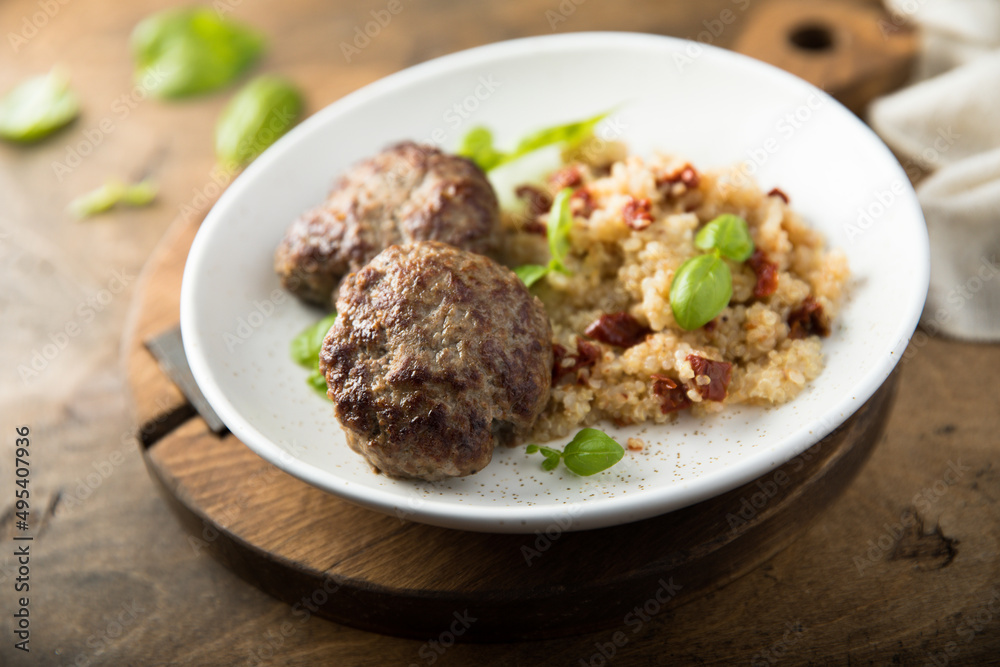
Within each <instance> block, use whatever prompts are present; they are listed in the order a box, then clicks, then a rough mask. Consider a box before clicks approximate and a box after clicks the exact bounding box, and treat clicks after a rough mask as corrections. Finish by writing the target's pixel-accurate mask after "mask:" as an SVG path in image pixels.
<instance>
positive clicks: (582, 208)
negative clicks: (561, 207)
mask: <svg viewBox="0 0 1000 667" xmlns="http://www.w3.org/2000/svg"><path fill="white" fill-rule="evenodd" d="M569 206H570V211H572V213H573V215H578V216H580V217H581V218H590V214H591V213H593V212H594V211H595V210H596V209H597V204H596V203H595V202H594V197H593V195H591V194H590V190H588V189H587V188H577V189H576V190H574V191H573V194H572V195H571V196H570V198H569Z"/></svg>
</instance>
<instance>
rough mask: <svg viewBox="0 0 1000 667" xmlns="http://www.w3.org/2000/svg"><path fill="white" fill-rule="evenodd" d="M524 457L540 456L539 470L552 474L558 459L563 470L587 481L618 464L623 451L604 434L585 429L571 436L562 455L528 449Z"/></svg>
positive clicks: (550, 449) (533, 447) (552, 450)
mask: <svg viewBox="0 0 1000 667" xmlns="http://www.w3.org/2000/svg"><path fill="white" fill-rule="evenodd" d="M525 452H526V453H528V454H535V453H541V455H542V456H544V457H545V459H544V460H543V461H542V469H543V470H555V468H556V466H558V465H559V459H562V461H563V463H565V464H566V467H567V468H568V469H569V470H570V471H571V472H573V473H576V474H577V475H580V476H581V477H589V476H590V475H596V474H597V473H599V472H601V471H603V470H607V469H608V468H610V467H611V466H613V465H615V464H616V463H618V462H619V461H621V460H622V457H623V456H625V448H624V447H622V446H621V445H619V444H618V443H617V442H615V441H614V439H612V438H611V436H609V435H608V434H607V433H605V432H603V431H599V430H598V429H596V428H585V429H582V430H581V431H580V432H579V433H577V434H576V435H575V436H573V439H572V440H570V441H569V443H567V445H566V448H565V449H563V450H562V451H559V450H558V449H555V448H553V447H543V446H539V445H528V447H527V449H526V450H525Z"/></svg>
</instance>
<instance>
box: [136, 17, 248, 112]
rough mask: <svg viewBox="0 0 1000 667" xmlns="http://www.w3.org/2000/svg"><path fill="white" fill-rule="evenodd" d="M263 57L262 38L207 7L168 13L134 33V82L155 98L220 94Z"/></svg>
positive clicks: (139, 27) (150, 19)
mask: <svg viewBox="0 0 1000 667" xmlns="http://www.w3.org/2000/svg"><path fill="white" fill-rule="evenodd" d="M263 51H264V38H263V36H262V35H261V34H259V33H258V32H257V31H256V30H252V29H251V28H248V27H246V26H243V25H241V24H239V23H235V22H233V21H229V20H227V19H224V18H222V17H221V16H219V14H218V13H217V12H216V11H215V10H213V9H211V8H209V7H188V8H184V9H168V10H165V11H162V12H159V13H157V14H154V15H152V16H150V17H148V18H146V19H144V20H143V21H141V22H140V23H139V24H138V25H137V26H136V27H135V29H134V30H133V31H132V56H133V59H134V61H135V80H136V82H137V83H139V84H141V85H142V86H143V87H144V88H145V89H146V90H148V91H149V92H151V93H152V94H154V95H156V96H157V97H164V98H175V97H184V96H187V95H197V94H199V93H206V92H209V91H212V90H217V89H219V88H222V87H223V86H226V85H227V84H229V83H231V82H232V81H233V80H235V79H236V78H237V77H238V76H239V75H240V74H242V73H243V72H244V71H246V69H247V68H249V67H250V65H252V64H253V63H254V61H256V60H257V58H258V57H259V56H260V54H261V53H262V52H263Z"/></svg>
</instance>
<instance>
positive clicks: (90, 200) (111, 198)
mask: <svg viewBox="0 0 1000 667" xmlns="http://www.w3.org/2000/svg"><path fill="white" fill-rule="evenodd" d="M157 189H158V188H157V186H156V184H155V183H153V181H151V180H148V179H147V180H145V181H141V182H139V183H134V184H126V183H123V182H122V181H119V180H110V181H108V182H107V183H105V184H104V185H102V186H101V187H99V188H95V189H94V190H91V191H90V192H88V193H86V194H83V195H80V196H79V197H77V198H76V199H74V200H73V201H71V202H70V203H69V206H68V207H67V208H68V209H69V211H70V212H71V213H73V214H74V215H75V216H76V217H78V218H87V217H90V216H92V215H95V214H97V213H103V212H104V211H107V210H109V209H111V208H113V207H114V206H117V205H118V204H125V205H126V206H146V205H147V204H150V203H152V202H153V200H154V199H156V193H157Z"/></svg>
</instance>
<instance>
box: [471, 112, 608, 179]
mask: <svg viewBox="0 0 1000 667" xmlns="http://www.w3.org/2000/svg"><path fill="white" fill-rule="evenodd" d="M609 113H611V112H610V111H604V112H602V113H599V114H597V115H596V116H593V117H591V118H586V119H584V120H577V121H573V122H571V123H563V124H561V125H553V126H552V127H546V128H543V129H541V130H537V131H535V132H532V133H531V134H529V135H528V136H526V137H524V138H523V139H521V141H519V142H518V144H517V147H516V148H515V149H514V150H513V151H511V152H509V153H505V152H504V151H500V150H497V148H496V147H495V146H494V145H493V133H492V132H490V130H489V129H488V128H486V127H482V126H477V127H474V128H472V129H471V130H469V131H468V133H466V135H465V136H464V137H463V138H462V143H461V144H460V145H459V147H458V151H457V153H458V154H459V155H461V156H462V157H467V158H469V159H470V160H472V161H473V162H475V163H476V164H477V165H479V168H480V169H482V170H483V171H490V170H491V169H496V168H497V167H499V166H500V165H503V164H507V163H508V162H513V161H514V160H517V159H518V158H521V157H524V156H525V155H527V154H528V153H533V152H535V151H537V150H538V149H540V148H545V147H546V146H555V145H557V144H562V145H564V146H567V147H570V148H572V147H573V146H576V145H578V144H580V143H582V142H583V141H585V140H586V139H588V138H589V137H590V136H591V135H593V133H594V128H595V127H596V126H597V124H598V123H600V122H601V121H602V120H604V119H605V118H607V117H608V114H609Z"/></svg>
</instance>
